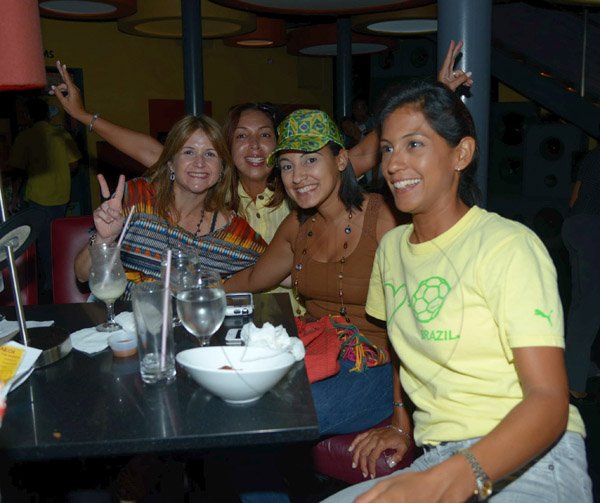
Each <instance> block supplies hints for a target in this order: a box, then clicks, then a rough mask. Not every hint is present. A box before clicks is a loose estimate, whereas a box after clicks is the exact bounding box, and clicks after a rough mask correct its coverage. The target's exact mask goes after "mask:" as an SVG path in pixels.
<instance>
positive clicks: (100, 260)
mask: <svg viewBox="0 0 600 503" xmlns="http://www.w3.org/2000/svg"><path fill="white" fill-rule="evenodd" d="M90 253H91V255H92V268H91V269H90V279H89V285H90V290H91V291H92V293H93V294H94V296H95V297H96V298H98V299H100V300H101V301H103V302H104V303H105V304H106V309H107V311H108V316H107V320H106V321H105V322H104V323H101V324H100V325H98V326H97V327H96V330H98V332H114V331H116V330H121V325H119V324H118V323H117V322H116V321H115V311H114V303H115V301H116V300H117V299H118V298H119V297H120V296H121V295H123V292H124V291H125V287H126V285H127V278H126V277H125V271H124V270H123V264H122V263H121V250H120V248H119V247H118V246H117V243H100V244H96V245H93V246H92V247H91V248H90Z"/></svg>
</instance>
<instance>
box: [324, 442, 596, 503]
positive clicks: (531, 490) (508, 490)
mask: <svg viewBox="0 0 600 503" xmlns="http://www.w3.org/2000/svg"><path fill="white" fill-rule="evenodd" d="M478 440H479V439H478V438H472V439H469V440H463V441H460V442H447V443H443V444H442V445H438V446H435V447H431V448H428V449H425V452H424V454H423V455H421V456H419V457H418V458H417V459H416V460H415V461H414V463H413V464H412V465H410V466H409V467H408V468H405V469H404V470H399V471H397V472H396V473H395V474H393V475H388V476H387V477H381V478H378V479H374V480H368V481H366V482H362V483H360V484H356V485H354V486H351V487H348V488H347V489H344V490H343V491H340V492H338V493H336V494H334V495H333V496H331V497H329V498H327V499H326V500H324V501H325V502H327V503H335V502H344V503H346V502H349V501H354V499H355V498H356V497H357V496H359V495H361V494H363V493H364V492H366V491H367V490H369V489H370V488H371V487H373V486H374V485H375V484H376V483H377V482H379V481H380V480H383V479H384V478H389V477H394V476H396V475H398V474H400V473H407V472H418V471H424V470H427V469H428V468H431V467H433V466H436V465H438V464H439V463H441V462H442V461H445V460H446V459H448V458H450V457H452V456H453V455H454V453H455V452H456V451H457V450H458V449H463V448H465V447H469V446H471V445H472V444H474V443H475V442H477V441H478ZM495 486H496V487H500V489H499V490H498V492H496V491H495V492H494V494H493V495H492V497H491V498H490V501H491V502H493V503H539V502H541V501H543V502H544V503H565V502H571V501H572V502H577V503H592V482H591V479H590V477H589V475H588V473H587V460H586V455H585V446H584V443H583V438H582V437H581V435H579V434H578V433H572V432H567V433H565V434H564V435H563V436H562V437H561V438H560V440H559V441H558V442H557V443H556V444H554V446H553V447H552V448H551V449H550V450H549V451H548V452H546V454H544V455H543V456H541V457H540V458H539V459H538V460H537V461H536V462H535V463H534V464H533V465H531V466H529V467H528V468H527V469H526V470H524V471H523V472H522V473H520V474H518V478H517V479H516V480H514V481H512V482H510V483H509V484H508V485H505V486H503V484H502V481H500V482H497V483H496V484H495Z"/></svg>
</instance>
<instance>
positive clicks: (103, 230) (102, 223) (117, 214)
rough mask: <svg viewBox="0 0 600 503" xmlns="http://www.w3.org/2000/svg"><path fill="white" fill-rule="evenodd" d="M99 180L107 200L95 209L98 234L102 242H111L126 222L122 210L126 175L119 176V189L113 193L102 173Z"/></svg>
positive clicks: (102, 193) (102, 192)
mask: <svg viewBox="0 0 600 503" xmlns="http://www.w3.org/2000/svg"><path fill="white" fill-rule="evenodd" d="M98 182H99V183H100V193H101V195H102V197H103V198H104V199H105V201H104V202H103V203H102V204H101V205H100V206H98V208H96V210H95V211H94V225H95V226H96V235H97V239H98V241H99V242H100V243H111V242H113V241H115V240H116V239H117V238H118V236H119V234H120V233H121V229H122V228H123V224H124V222H125V218H124V216H123V212H122V209H123V194H124V192H125V176H124V175H121V176H120V177H119V183H118V184H117V189H116V190H115V192H114V193H113V194H112V195H111V193H110V190H109V188H108V184H107V183H106V180H105V179H104V177H103V176H102V175H98Z"/></svg>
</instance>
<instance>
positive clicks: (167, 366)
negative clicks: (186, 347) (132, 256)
mask: <svg viewBox="0 0 600 503" xmlns="http://www.w3.org/2000/svg"><path fill="white" fill-rule="evenodd" d="M165 295H166V297H165ZM132 305H133V315H134V318H135V327H136V332H137V339H138V344H137V349H138V357H139V360H140V374H141V376H142V381H144V382H145V383H148V384H154V383H165V382H170V381H172V380H173V379H175V343H174V340H173V325H172V323H171V319H172V316H173V314H172V312H173V311H172V307H171V297H170V295H169V291H168V289H166V291H165V287H164V284H163V283H160V282H144V283H138V284H136V285H134V287H133V289H132ZM163 314H164V316H163ZM165 321H166V334H165V335H166V338H165V340H164V342H163V322H165ZM163 349H164V352H163Z"/></svg>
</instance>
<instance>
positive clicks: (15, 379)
mask: <svg viewBox="0 0 600 503" xmlns="http://www.w3.org/2000/svg"><path fill="white" fill-rule="evenodd" d="M52 323H54V322H52ZM27 326H29V322H27ZM38 326H39V325H38ZM5 345H6V346H12V347H15V348H21V349H24V350H25V354H24V355H23V359H22V360H21V363H19V368H18V369H17V371H16V372H15V375H14V376H12V377H11V378H10V379H9V380H8V381H6V382H5V383H4V387H3V388H2V389H0V401H2V400H4V399H5V398H6V395H8V393H9V392H10V391H12V390H13V389H15V388H17V387H18V386H19V385H21V384H22V383H24V382H25V381H26V380H27V378H28V377H29V375H30V374H31V373H32V372H33V364H34V363H35V361H36V360H37V359H38V357H39V356H40V354H41V353H42V350H41V349H38V348H31V347H28V346H23V345H22V344H19V343H18V342H15V341H10V342H7V343H6V344H5Z"/></svg>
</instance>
